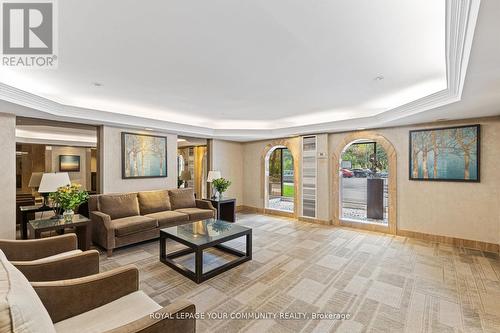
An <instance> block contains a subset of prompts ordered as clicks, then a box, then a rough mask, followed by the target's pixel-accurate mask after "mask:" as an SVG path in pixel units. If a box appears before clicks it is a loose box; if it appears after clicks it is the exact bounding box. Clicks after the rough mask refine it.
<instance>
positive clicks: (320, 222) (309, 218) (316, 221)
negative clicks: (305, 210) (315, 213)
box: [298, 216, 332, 225]
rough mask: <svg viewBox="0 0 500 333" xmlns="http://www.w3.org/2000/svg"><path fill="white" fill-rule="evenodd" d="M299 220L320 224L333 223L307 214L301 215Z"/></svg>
mask: <svg viewBox="0 0 500 333" xmlns="http://www.w3.org/2000/svg"><path fill="white" fill-rule="evenodd" d="M298 220H299V221H302V222H309V223H318V224H323V225H331V224H332V222H331V221H327V220H320V219H317V218H314V217H307V216H299V218H298Z"/></svg>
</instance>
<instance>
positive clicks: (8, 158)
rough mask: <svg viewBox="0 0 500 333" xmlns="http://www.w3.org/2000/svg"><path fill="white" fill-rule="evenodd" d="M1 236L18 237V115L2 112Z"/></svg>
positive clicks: (0, 148)
mask: <svg viewBox="0 0 500 333" xmlns="http://www.w3.org/2000/svg"><path fill="white" fill-rule="evenodd" d="M0 151H1V152H2V154H3V157H2V158H1V159H0V170H2V172H1V174H0V188H1V189H2V190H1V191H0V214H1V216H2V218H1V219H0V238H3V239H15V238H16V117H15V116H14V115H11V114H5V113H0Z"/></svg>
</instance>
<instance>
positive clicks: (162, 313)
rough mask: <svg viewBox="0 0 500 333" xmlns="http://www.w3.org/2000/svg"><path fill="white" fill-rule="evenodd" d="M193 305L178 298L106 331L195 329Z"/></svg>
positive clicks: (184, 331)
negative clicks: (152, 311)
mask: <svg viewBox="0 0 500 333" xmlns="http://www.w3.org/2000/svg"><path fill="white" fill-rule="evenodd" d="M195 311H196V308H195V305H194V304H193V303H191V302H189V301H185V300H178V301H176V302H175V303H172V304H169V305H167V306H165V307H164V308H163V309H161V310H158V311H156V312H154V313H151V314H150V315H148V316H145V317H142V318H141V319H138V320H136V321H134V322H131V323H129V324H127V325H124V326H121V327H118V328H115V329H113V330H110V331H107V332H106V333H137V332H140V333H164V332H182V333H194V332H195V331H196V319H195Z"/></svg>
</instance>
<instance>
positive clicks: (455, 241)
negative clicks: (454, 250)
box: [396, 230, 500, 254]
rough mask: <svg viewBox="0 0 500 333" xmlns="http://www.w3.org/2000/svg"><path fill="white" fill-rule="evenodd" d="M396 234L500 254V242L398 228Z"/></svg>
mask: <svg viewBox="0 0 500 333" xmlns="http://www.w3.org/2000/svg"><path fill="white" fill-rule="evenodd" d="M396 234H397V235H398V236H403V237H410V238H416V239H421V240H426V241H430V242H436V243H443V244H450V245H453V246H456V247H465V248H469V249H475V250H480V251H485V252H493V253H498V254H500V244H493V243H487V242H482V241H475V240H470V239H462V238H455V237H449V236H440V235H433V234H426V233H423V232H417V231H409V230H398V231H397V232H396Z"/></svg>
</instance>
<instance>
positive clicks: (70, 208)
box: [49, 184, 89, 222]
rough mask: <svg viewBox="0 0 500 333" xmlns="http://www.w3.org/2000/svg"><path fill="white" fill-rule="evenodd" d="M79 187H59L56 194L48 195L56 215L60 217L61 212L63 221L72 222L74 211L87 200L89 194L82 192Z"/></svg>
mask: <svg viewBox="0 0 500 333" xmlns="http://www.w3.org/2000/svg"><path fill="white" fill-rule="evenodd" d="M81 187H82V186H81V185H79V184H71V185H66V186H61V187H59V188H58V189H57V191H56V192H53V193H50V196H49V197H50V199H51V200H52V202H53V205H54V208H55V210H56V214H57V215H59V216H60V215H61V212H63V214H62V215H63V218H64V220H65V221H68V222H69V221H71V220H73V215H75V209H76V208H78V206H80V205H81V204H82V203H84V202H87V200H88V198H89V194H88V193H87V192H86V191H84V190H82V188H81Z"/></svg>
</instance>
